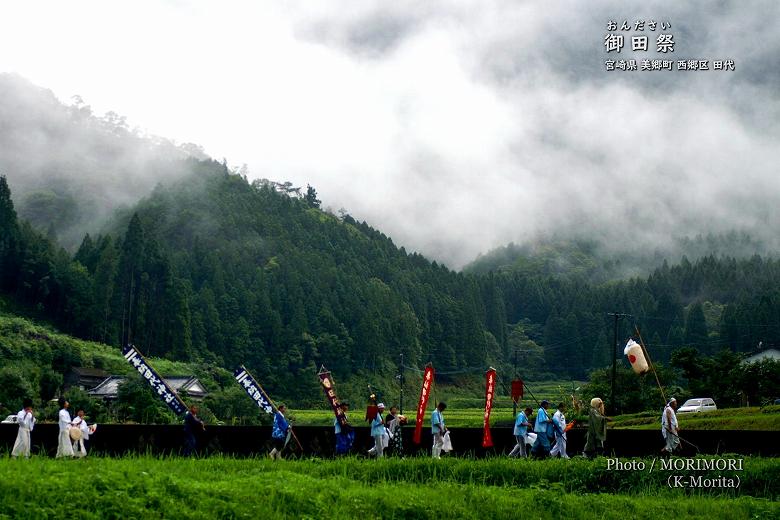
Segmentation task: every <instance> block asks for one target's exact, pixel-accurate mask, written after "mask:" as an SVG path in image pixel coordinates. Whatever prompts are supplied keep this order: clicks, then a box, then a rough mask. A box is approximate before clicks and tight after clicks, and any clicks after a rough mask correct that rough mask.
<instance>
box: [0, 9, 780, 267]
mask: <svg viewBox="0 0 780 520" xmlns="http://www.w3.org/2000/svg"><path fill="white" fill-rule="evenodd" d="M550 4H551V3H550V2H541V1H533V2H531V1H526V2H523V1H520V0H492V1H488V0H473V1H447V2H433V1H425V2H406V1H394V2H387V1H368V0H361V1H358V0H355V1H349V2H347V1H340V0H339V1H336V0H330V1H322V2H307V1H301V2H294V1H293V2H290V1H288V2H270V1H269V2H260V1H246V2H238V1H235V2H233V1H225V2H206V1H203V2H185V1H168V2H160V1H158V2H146V1H134V2H121V3H120V2H106V1H95V2H89V1H79V2H62V1H53V2H18V1H0V49H2V51H1V52H0V71H11V72H17V73H19V74H21V75H22V76H24V77H26V78H28V79H30V80H31V81H33V82H34V83H36V84H38V85H40V86H43V87H47V88H50V89H51V90H53V91H54V93H55V94H56V95H57V96H59V97H60V98H61V99H62V100H64V101H68V100H69V99H70V97H71V96H72V95H74V94H79V95H81V96H82V97H83V98H84V100H85V101H86V102H87V103H88V104H90V105H91V106H92V108H93V110H94V111H95V112H97V113H102V112H105V111H108V110H113V111H116V112H119V113H120V114H122V115H125V116H127V118H128V120H129V122H130V124H131V126H134V125H137V126H139V127H142V128H144V129H146V130H147V131H148V132H150V133H153V134H157V135H162V136H166V137H170V138H173V139H176V140H177V141H179V142H195V143H198V144H201V145H203V146H204V147H205V149H206V151H207V152H208V153H209V154H210V155H212V156H213V157H215V158H218V159H220V158H222V157H227V159H228V162H229V164H231V165H240V164H242V163H247V164H248V166H249V170H250V175H251V176H252V177H265V178H270V179H274V180H290V181H293V182H294V183H295V184H298V185H305V184H306V183H310V184H312V185H313V186H315V187H316V188H317V190H318V192H319V194H320V198H321V199H322V200H323V204H324V205H325V206H328V207H331V208H332V209H334V210H338V209H339V208H342V207H343V208H345V209H347V210H348V211H349V212H350V213H351V214H352V215H353V216H355V217H356V218H358V219H361V220H362V219H365V220H367V221H368V222H369V223H370V224H372V225H374V226H375V227H377V228H379V229H381V230H382V231H384V232H385V233H387V234H389V235H390V236H391V237H393V239H394V241H395V242H396V243H397V244H398V245H404V246H406V247H407V249H409V250H417V251H420V252H422V253H424V254H425V255H427V256H429V257H432V258H434V259H438V260H443V261H445V262H446V263H447V264H448V265H450V266H452V267H455V268H458V267H461V266H462V265H463V264H464V263H466V262H468V261H469V260H471V259H473V258H474V257H475V256H476V255H477V254H478V253H480V252H485V251H487V250H489V249H491V248H493V247H496V246H500V245H503V244H505V243H507V242H509V241H515V242H522V241H524V240H529V239H534V238H538V237H549V236H551V235H553V234H557V235H560V236H586V235H587V236H589V237H590V236H596V237H601V238H603V239H605V240H606V241H609V242H610V243H617V242H621V243H623V244H626V243H628V244H632V245H635V246H636V247H648V246H649V245H651V244H663V243H665V241H668V240H669V237H670V236H671V235H686V234H687V235H695V234H697V233H700V232H708V231H721V230H728V229H738V230H747V231H749V232H751V233H753V234H755V235H758V236H760V237H763V238H766V239H768V240H777V239H776V237H774V230H775V229H776V228H777V226H778V224H780V213H778V209H777V202H778V200H780V197H779V196H780V177H779V176H778V172H777V169H778V164H780V146H779V143H780V123H779V121H780V118H779V117H778V116H780V99H779V97H780V94H779V93H780V67H778V58H777V56H778V55H780V27H779V25H780V22H778V20H780V7H779V6H780V3H778V2H776V1H773V0H767V1H754V2H749V1H744V2H737V1H732V2H725V1H686V2H679V1H654V2H652V1H651V2H643V3H642V6H641V7H639V6H637V7H628V6H627V5H626V4H627V3H626V2H622V1H617V0H616V1H612V2H584V1H577V2H574V1H572V2H567V1H560V2H554V3H553V4H554V5H550ZM651 19H652V20H656V21H657V22H658V24H659V26H658V29H657V30H656V31H655V32H651V31H649V30H647V29H646V30H645V33H644V34H648V35H649V36H650V47H651V52H649V53H639V52H637V53H634V52H631V51H630V50H627V49H624V50H623V52H621V54H620V55H616V54H615V53H611V54H607V53H606V50H605V48H604V45H603V43H604V37H605V35H606V34H607V22H609V21H610V20H615V21H617V22H618V25H620V24H621V23H622V22H623V20H628V21H629V22H630V23H632V24H633V22H635V21H637V20H648V21H649V20H651ZM662 22H669V23H671V28H670V29H668V30H667V31H662V30H661V27H660V25H661V23H662ZM662 32H665V33H670V34H672V35H673V38H674V40H675V42H676V43H675V51H674V53H673V54H670V55H669V57H667V56H660V57H661V58H667V59H674V60H678V59H692V58H695V59H708V60H710V61H712V60H716V59H717V60H725V59H733V60H734V61H735V67H736V70H735V71H733V72H725V71H714V70H710V71H698V72H690V71H677V70H675V71H671V72H670V71H652V72H641V71H636V72H621V71H615V72H608V71H605V70H604V68H605V66H604V61H605V60H606V59H621V58H623V59H631V58H634V59H638V60H641V59H643V58H645V57H647V58H651V59H653V58H656V57H659V56H658V55H657V53H656V52H655V49H654V47H655V38H657V36H658V34H660V33H662ZM624 34H625V35H626V37H627V39H628V38H629V36H630V35H633V34H640V33H638V32H636V31H630V32H626V33H624ZM627 44H628V45H629V46H630V41H627ZM711 67H712V65H711Z"/></svg>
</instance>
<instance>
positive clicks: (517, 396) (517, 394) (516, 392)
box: [512, 379, 523, 403]
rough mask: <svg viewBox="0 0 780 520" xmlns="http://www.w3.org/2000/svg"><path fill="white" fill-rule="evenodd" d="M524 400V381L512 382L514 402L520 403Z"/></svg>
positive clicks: (516, 380)
mask: <svg viewBox="0 0 780 520" xmlns="http://www.w3.org/2000/svg"><path fill="white" fill-rule="evenodd" d="M522 398H523V380H522V379H515V380H514V381H512V400H513V401H514V402H516V403H519V402H520V400H521V399H522Z"/></svg>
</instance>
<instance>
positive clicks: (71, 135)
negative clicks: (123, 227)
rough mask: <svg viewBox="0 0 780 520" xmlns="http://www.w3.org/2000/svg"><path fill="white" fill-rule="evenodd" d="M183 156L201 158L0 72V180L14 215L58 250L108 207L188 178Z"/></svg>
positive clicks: (100, 219)
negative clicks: (13, 203)
mask: <svg viewBox="0 0 780 520" xmlns="http://www.w3.org/2000/svg"><path fill="white" fill-rule="evenodd" d="M191 157H194V158H197V159H205V158H206V157H205V154H204V153H203V151H202V150H201V149H200V148H199V147H197V146H195V145H191V144H187V145H181V146H179V145H176V144H175V143H173V142H171V141H169V140H167V139H163V138H159V137H154V136H147V135H144V134H143V133H142V132H140V131H139V130H138V129H131V128H129V127H128V125H127V123H126V121H125V119H124V118H123V117H121V116H119V115H118V114H116V113H113V112H109V113H107V114H105V115H103V116H99V115H96V114H94V113H93V112H92V110H91V108H90V107H89V105H87V104H85V103H84V102H83V101H82V100H81V99H79V98H77V97H76V98H74V99H73V100H72V104H70V105H64V104H63V103H61V102H60V101H59V100H58V99H57V98H56V97H55V96H54V94H53V93H52V92H51V91H49V90H46V89H43V88H40V87H37V86H35V85H33V84H32V83H30V82H29V81H27V80H25V79H23V78H21V77H20V76H17V75H14V74H0V174H2V175H5V176H6V177H7V178H8V182H9V184H10V187H11V189H12V190H13V193H14V200H15V201H16V207H17V210H18V212H19V215H20V216H21V217H22V218H24V219H26V220H28V221H29V222H31V223H32V224H33V226H34V227H36V228H37V229H40V230H42V231H44V232H49V233H54V234H56V236H57V238H58V239H59V242H60V243H61V244H63V245H64V246H66V247H69V248H72V247H74V246H77V245H78V244H79V242H80V241H81V238H82V237H83V235H84V233H85V232H91V233H94V232H96V231H98V230H99V229H100V228H101V226H102V225H103V224H104V223H105V222H106V221H107V219H108V217H109V216H110V215H111V214H112V213H113V211H114V210H115V209H116V208H118V207H122V206H130V205H132V204H134V203H135V202H137V201H138V200H139V199H140V198H141V197H143V196H145V195H147V194H148V193H149V192H150V191H151V190H152V188H154V186H155V185H157V184H158V183H164V182H170V181H172V180H175V179H179V178H181V177H182V176H183V175H185V174H187V173H188V172H190V171H191V170H192V167H191V166H192V165H191V163H188V161H187V159H188V158H191Z"/></svg>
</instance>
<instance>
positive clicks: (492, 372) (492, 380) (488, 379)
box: [482, 367, 496, 448]
mask: <svg viewBox="0 0 780 520" xmlns="http://www.w3.org/2000/svg"><path fill="white" fill-rule="evenodd" d="M495 390H496V369H495V368H493V367H491V368H489V369H488V371H487V373H486V374H485V416H484V422H483V425H482V427H483V432H482V447H483V448H489V447H491V446H493V439H492V438H491V436H490V411H491V410H492V409H493V395H494V394H495Z"/></svg>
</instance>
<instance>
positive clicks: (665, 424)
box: [661, 397, 680, 455]
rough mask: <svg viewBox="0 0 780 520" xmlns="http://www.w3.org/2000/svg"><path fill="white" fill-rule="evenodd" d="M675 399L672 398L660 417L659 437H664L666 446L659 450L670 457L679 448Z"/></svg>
mask: <svg viewBox="0 0 780 520" xmlns="http://www.w3.org/2000/svg"><path fill="white" fill-rule="evenodd" d="M675 410H677V399H675V398H674V397H672V398H671V399H669V402H668V403H666V406H665V407H664V413H663V415H661V435H663V436H664V441H665V442H666V445H665V446H664V447H663V448H662V449H661V453H663V454H665V455H671V454H672V453H674V451H675V450H676V449H677V448H679V447H680V436H679V432H680V429H679V427H678V425H677V414H676V413H675Z"/></svg>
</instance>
